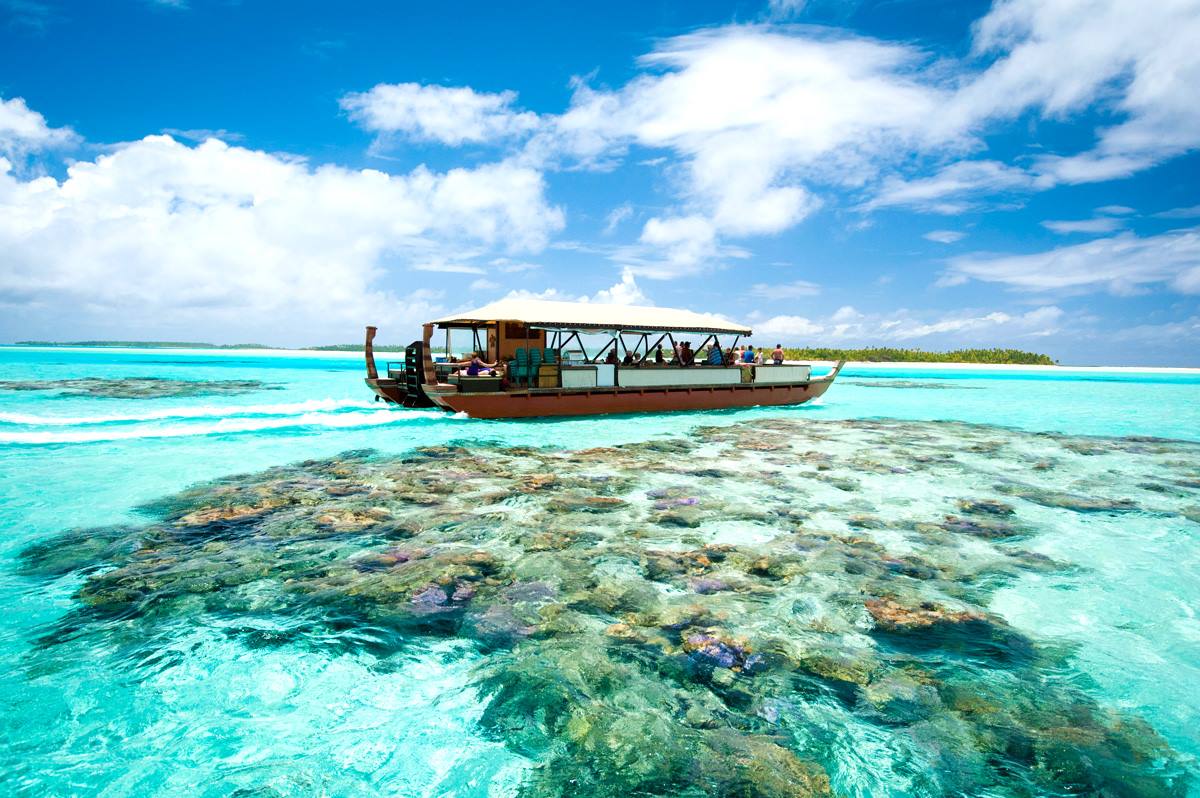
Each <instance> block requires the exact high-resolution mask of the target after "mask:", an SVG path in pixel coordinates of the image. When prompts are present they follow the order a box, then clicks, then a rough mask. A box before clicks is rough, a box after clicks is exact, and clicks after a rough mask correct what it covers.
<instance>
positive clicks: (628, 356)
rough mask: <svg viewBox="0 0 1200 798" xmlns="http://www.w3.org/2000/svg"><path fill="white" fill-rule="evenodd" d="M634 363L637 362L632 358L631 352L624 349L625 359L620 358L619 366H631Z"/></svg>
mask: <svg viewBox="0 0 1200 798" xmlns="http://www.w3.org/2000/svg"><path fill="white" fill-rule="evenodd" d="M636 362H637V361H636V360H635V359H634V357H633V352H630V351H629V350H628V349H626V350H625V357H623V358H621V365H622V366H632V365H633V364H634V363H636Z"/></svg>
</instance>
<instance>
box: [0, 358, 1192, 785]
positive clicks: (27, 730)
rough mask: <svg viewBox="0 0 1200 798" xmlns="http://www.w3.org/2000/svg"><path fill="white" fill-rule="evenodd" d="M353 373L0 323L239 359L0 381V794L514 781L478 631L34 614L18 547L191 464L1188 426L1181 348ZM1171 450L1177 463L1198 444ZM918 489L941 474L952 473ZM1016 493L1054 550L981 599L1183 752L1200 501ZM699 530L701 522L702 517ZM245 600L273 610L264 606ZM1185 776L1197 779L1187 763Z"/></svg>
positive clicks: (519, 764)
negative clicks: (461, 391)
mask: <svg viewBox="0 0 1200 798" xmlns="http://www.w3.org/2000/svg"><path fill="white" fill-rule="evenodd" d="M360 372H361V364H360V361H359V359H358V358H357V357H351V356H347V357H345V358H335V357H290V356H288V357H283V356H260V355H252V354H244V353H236V352H234V353H205V352H180V351H171V350H157V351H110V350H93V351H78V350H54V349H51V350H31V349H3V348H0V381H27V380H42V381H50V382H53V381H58V380H68V379H81V378H118V379H129V378H142V377H155V378H168V379H176V380H189V381H194V380H199V381H214V380H222V381H227V380H256V381H259V382H260V383H263V385H262V387H260V388H256V389H254V390H249V391H245V392H233V393H226V394H217V395H208V396H175V397H165V398H100V397H96V396H91V395H84V396H79V395H61V394H59V393H58V392H55V391H52V390H47V391H13V390H0V607H3V609H4V612H3V614H2V616H0V661H2V662H3V664H4V667H3V668H2V669H0V785H2V786H0V793H4V794H27V795H131V796H134V795H136V796H143V795H145V796H149V795H156V796H157V795H214V796H215V795H230V794H233V793H234V791H235V790H237V789H239V788H242V789H246V790H248V792H246V793H244V794H251V793H253V794H268V795H269V794H281V795H360V794H383V795H404V796H407V795H461V796H467V795H496V796H499V795H515V794H517V793H519V792H520V790H521V787H522V785H523V784H527V783H528V780H529V773H530V769H531V767H532V765H533V764H534V761H533V759H531V758H530V756H528V754H529V752H527V751H526V752H522V751H519V750H515V749H514V746H512V745H506V744H505V741H504V740H503V739H502V738H500V737H498V736H497V735H495V734H489V733H485V732H484V731H483V730H481V728H480V726H479V723H478V721H479V718H480V715H481V713H482V712H483V711H484V706H485V705H486V702H487V700H488V698H489V697H488V696H486V695H483V694H482V693H481V688H480V686H479V684H478V682H477V681H476V680H475V678H474V676H473V674H474V673H476V672H477V671H478V668H479V667H480V664H481V662H482V661H484V660H486V658H487V657H489V656H493V654H492V653H491V652H489V651H487V650H481V649H479V648H478V647H476V646H474V645H473V644H472V643H471V641H469V640H464V639H456V638H454V637H450V638H441V639H437V638H431V639H430V640H429V641H428V642H427V643H424V644H422V645H420V646H409V647H405V648H404V650H403V652H402V654H393V653H389V652H388V651H387V647H386V645H384V643H383V642H380V641H373V640H371V639H370V638H371V635H372V634H373V632H372V631H371V630H369V629H368V630H353V629H351V630H348V631H346V632H345V634H346V635H347V636H352V635H354V634H360V635H362V636H363V637H364V641H363V644H361V645H355V644H354V641H349V642H348V641H346V640H341V641H337V642H336V644H334V643H333V642H331V641H329V640H323V639H311V638H309V637H306V636H305V635H304V634H292V635H290V636H289V637H288V639H287V641H286V642H282V643H278V644H274V645H269V646H257V647H256V646H251V645H247V643H246V638H245V635H244V634H240V633H239V634H234V633H231V632H230V629H229V627H231V626H236V625H238V624H240V623H244V621H242V620H239V619H237V618H229V617H222V616H221V615H220V614H213V613H209V614H202V615H197V616H194V617H189V618H185V619H175V620H174V621H172V622H165V623H163V624H160V625H159V626H158V627H156V628H155V630H154V632H153V635H154V636H153V638H152V639H146V640H140V641H136V642H137V645H132V644H131V643H130V641H129V639H128V635H127V634H126V635H121V634H116V633H113V634H111V635H109V634H107V633H106V634H99V635H97V634H92V635H80V636H79V637H78V638H77V639H66V640H58V639H53V640H51V638H54V637H55V636H56V635H58V636H61V622H62V620H63V619H64V617H67V616H68V614H69V613H71V612H72V611H73V610H75V609H77V608H78V606H79V599H78V598H77V597H76V593H77V591H78V590H79V589H80V587H81V585H83V584H84V580H85V579H86V574H85V573H82V572H78V571H76V572H72V573H68V574H65V575H63V576H59V577H55V578H47V577H45V576H31V575H29V574H27V573H23V572H21V571H20V568H19V562H20V559H19V557H20V554H21V552H22V551H23V550H25V549H27V548H28V547H29V546H30V545H31V544H36V543H38V542H42V541H46V540H48V539H50V538H52V537H53V536H54V535H56V534H57V533H61V532H62V531H64V530H67V529H71V528H77V527H105V526H110V525H114V524H135V525H142V524H145V523H147V516H146V515H145V514H144V513H140V512H138V511H137V510H136V509H135V508H137V507H139V506H140V505H143V504H145V503H147V502H150V501H152V500H155V499H160V498H161V497H164V496H168V495H170V494H174V493H176V492H178V491H180V490H182V489H184V488H187V487H188V486H192V485H195V484H197V483H201V482H204V481H206V480H211V479H215V478H219V477H225V476H228V475H231V474H242V473H250V472H256V471H260V470H262V469H265V468H269V467H272V466H277V465H282V464H288V463H294V462H298V461H302V460H310V459H316V458H325V457H332V456H334V455H337V454H338V453H340V452H345V451H347V450H362V449H374V450H377V451H378V452H380V453H382V454H385V455H387V454H403V453H406V452H409V451H411V450H412V449H413V448H414V447H423V446H430V445H437V444H444V443H447V442H451V441H454V442H468V445H469V446H470V447H473V448H477V449H488V448H490V447H496V446H513V445H522V446H535V447H543V446H546V447H558V448H566V449H584V448H591V447H602V446H614V445H618V444H626V443H632V442H640V441H646V440H659V439H669V438H680V439H689V438H691V436H692V435H693V433H694V431H695V430H697V429H698V428H702V427H710V426H733V425H738V424H743V423H746V422H749V423H750V424H752V425H753V426H754V428H755V429H757V430H761V432H762V434H763V436H764V437H766V438H768V439H769V438H770V437H771V436H772V435H773V434H775V433H773V432H772V428H773V424H776V423H778V421H777V420H779V419H784V420H788V421H791V422H819V421H823V420H868V419H902V420H914V421H961V422H969V423H972V424H980V425H995V426H998V427H1003V428H1010V429H1016V430H1022V431H1029V432H1055V433H1067V434H1071V435H1088V436H1116V437H1125V436H1153V437H1158V438H1167V439H1176V440H1183V441H1198V440H1200V377H1197V376H1195V375H1156V374H1119V375H1112V374H1109V375H1105V374H1096V373H1090V372H1089V373H1082V372H1081V373H1074V372H1070V371H1064V372H1062V373H1054V374H1047V373H1045V372H1025V373H1021V372H1012V371H1004V372H1000V371H995V372H979V371H943V370H903V371H901V370H897V369H890V368H883V367H878V368H871V369H867V370H860V371H857V372H855V371H847V372H845V373H844V374H843V376H842V377H841V379H840V380H839V382H838V383H837V384H836V385H835V386H834V388H833V389H832V390H830V392H829V393H828V394H827V395H826V396H825V398H824V399H823V400H822V401H821V402H819V403H817V404H814V405H811V406H805V407H799V408H787V409H772V408H763V409H749V410H739V411H722V412H710V413H681V414H670V415H657V416H621V417H608V418H588V419H574V420H544V421H522V422H487V421H474V420H470V419H465V418H461V417H454V416H449V415H445V414H441V413H439V412H433V411H406V410H399V409H388V408H385V407H384V406H383V405H382V404H376V403H373V402H372V401H370V395H369V393H368V392H367V390H366V389H365V387H364V386H363V384H362V381H361V376H362V375H361V373H360ZM1118 463H1119V461H1118ZM682 467H683V464H681V468H682ZM1175 467H1177V468H1180V469H1183V470H1184V472H1186V471H1187V469H1188V468H1189V467H1190V468H1191V469H1192V473H1194V472H1195V469H1197V468H1200V463H1198V462H1191V463H1188V462H1177V463H1175ZM1060 468H1076V469H1078V471H1077V473H1073V474H1072V473H1068V474H1066V477H1068V479H1067V484H1086V483H1087V482H1088V481H1089V480H1092V481H1093V484H1099V483H1096V482H1094V481H1095V480H1100V481H1102V482H1103V481H1109V482H1111V483H1112V485H1113V486H1114V488H1116V487H1119V486H1121V485H1122V484H1123V483H1126V482H1127V483H1128V484H1129V485H1131V486H1132V485H1133V484H1134V483H1139V482H1143V481H1144V480H1145V479H1146V478H1147V475H1146V473H1144V472H1137V471H1135V470H1133V469H1132V467H1131V470H1130V472H1129V473H1122V472H1121V466H1120V465H1118V466H1116V467H1114V466H1113V461H1112V460H1111V459H1110V460H1107V461H1106V466H1105V468H1106V470H1104V471H1102V472H1099V473H1095V472H1092V471H1089V465H1088V461H1087V459H1086V458H1085V457H1082V458H1078V460H1076V459H1069V460H1067V461H1065V464H1064V465H1062V466H1060ZM1071 480H1074V483H1072V481H1071ZM1184 482H1186V480H1184ZM725 489H727V490H729V491H732V492H735V493H739V494H742V495H744V496H746V497H749V498H750V499H753V497H754V496H755V495H756V494H760V493H761V494H763V495H765V494H767V493H769V492H770V491H771V490H772V488H771V487H769V486H768V485H766V484H763V483H762V482H761V481H760V479H759V475H758V474H756V473H742V474H740V476H739V477H738V481H737V484H728V485H726V486H725ZM882 490H883V491H890V490H894V491H899V493H897V494H895V495H893V496H888V495H879V496H874V495H872V496H869V497H865V498H864V499H863V500H864V501H866V500H867V498H870V500H871V501H873V502H876V504H875V505H873V506H874V512H875V514H877V515H878V516H881V517H884V518H885V519H886V517H887V516H888V514H889V512H891V511H893V509H895V508H891V507H889V503H890V502H891V501H892V500H893V499H894V501H895V506H896V508H899V507H911V506H913V504H914V503H916V504H917V505H920V504H921V503H922V502H932V501H933V500H934V499H936V498H939V497H938V496H937V495H936V494H937V493H938V488H937V486H931V485H930V484H928V483H924V482H918V481H916V480H908V481H906V480H903V479H894V480H893V481H891V482H888V483H886V485H885V486H884V487H883V488H882ZM945 490H946V491H947V493H946V496H952V495H959V494H955V493H954V492H953V491H954V490H955V486H953V485H946V486H945ZM906 492H907V493H906ZM1176 493H1177V494H1178V495H1176V496H1175V497H1174V499H1173V501H1175V504H1176V505H1178V506H1179V507H1184V508H1186V507H1188V506H1200V481H1198V482H1197V485H1196V487H1189V486H1187V485H1180V486H1179V487H1178V489H1177V491H1176ZM1189 502H1190V505H1189ZM930 506H931V507H932V506H933V505H932V504H930ZM1173 506H1174V505H1173ZM895 511H896V512H899V510H898V509H896V510H895ZM1022 512H1024V511H1022ZM1026 520H1030V521H1032V522H1034V523H1036V524H1037V534H1036V535H1034V536H1033V537H1032V539H1031V540H1027V541H1025V542H1024V545H1025V546H1026V548H1028V549H1030V550H1033V551H1035V552H1038V553H1040V554H1045V555H1048V556H1049V557H1051V558H1054V559H1055V560H1059V561H1064V562H1067V563H1070V564H1072V565H1074V566H1077V567H1074V568H1070V569H1066V570H1063V571H1059V572H1047V573H1037V572H1030V573H1025V574H1022V575H1020V576H1019V577H1017V578H1014V579H1012V580H1010V581H1008V582H1007V583H1006V584H1004V585H1003V586H1001V587H999V589H997V590H996V591H995V592H994V593H993V594H992V595H991V598H990V603H989V605H988V608H989V609H990V610H991V611H992V612H994V613H995V614H997V615H998V616H1000V617H1002V618H1003V619H1004V620H1006V621H1007V622H1008V623H1009V624H1011V625H1012V626H1013V627H1014V628H1016V629H1017V630H1020V631H1021V632H1024V633H1026V634H1028V635H1029V636H1030V637H1032V638H1033V639H1035V640H1038V641H1039V642H1041V643H1045V644H1047V645H1061V646H1063V647H1065V648H1067V649H1069V651H1070V657H1069V663H1070V668H1071V676H1070V678H1071V679H1073V680H1075V681H1076V682H1078V684H1079V686H1080V687H1081V689H1083V690H1084V691H1086V692H1087V693H1088V694H1089V695H1090V696H1092V697H1093V698H1095V699H1096V700H1097V701H1099V702H1100V703H1101V704H1103V705H1104V706H1107V707H1111V708H1114V709H1118V710H1121V711H1123V712H1127V713H1131V714H1132V715H1135V716H1138V717H1141V718H1143V719H1145V720H1146V721H1148V722H1149V724H1150V725H1151V726H1152V727H1153V728H1154V729H1156V730H1157V731H1158V732H1159V733H1160V734H1161V735H1163V737H1164V738H1165V739H1166V740H1167V741H1168V742H1169V743H1170V745H1171V746H1172V747H1173V748H1174V749H1175V750H1176V751H1177V752H1179V754H1180V755H1181V756H1182V758H1183V760H1184V761H1185V763H1188V764H1187V765H1186V767H1188V768H1189V769H1192V770H1194V760H1195V757H1197V756H1198V755H1200V734H1198V733H1197V729H1200V689H1198V688H1197V685H1200V618H1198V617H1197V613H1198V612H1200V544H1198V536H1200V521H1198V520H1196V519H1195V517H1192V518H1190V519H1189V517H1186V516H1181V515H1170V514H1163V513H1157V512H1133V513H1121V514H1106V513H1078V512H1070V511H1064V510H1054V511H1048V510H1046V509H1045V508H1041V509H1038V508H1034V509H1032V510H1030V511H1029V513H1028V518H1027V519H1026ZM831 523H834V524H836V523H840V521H838V520H836V519H835V520H832V521H831ZM711 534H712V536H714V537H713V539H716V537H719V536H720V535H722V534H729V530H728V529H725V528H724V527H723V526H722V525H719V524H718V525H714V527H713V531H712V533H711ZM272 623H277V624H278V625H279V627H280V628H285V629H286V628H288V624H289V623H290V621H289V619H288V618H278V619H275V620H274V621H272ZM55 630H60V631H57V632H56V631H55ZM313 634H314V635H315V634H316V633H315V632H314V633H313ZM322 634H328V632H322ZM67 637H68V638H69V637H70V636H69V635H67ZM376 643H378V644H376ZM785 720H786V719H785ZM793 721H795V719H793ZM796 722H799V721H796ZM808 722H809V723H810V724H811V725H812V726H813V727H814V728H815V727H818V726H821V725H822V724H825V725H832V726H834V727H836V726H837V724H838V722H839V721H838V720H837V718H836V717H833V716H827V717H823V718H821V719H812V718H810V719H809V721H808ZM846 728H848V729H849V728H851V727H850V726H849V725H848V726H847V727H846ZM862 744H863V745H868V744H869V741H863V742H862ZM877 755H878V757H880V758H883V757H885V756H886V754H885V753H878V754H877ZM870 762H871V760H870V758H869V757H868V758H866V759H865V760H864V763H862V764H861V767H862V768H867V769H869V768H870V767H871V764H870ZM877 764H878V773H876V774H875V776H873V777H872V778H876V777H877V779H878V780H877V781H875V782H870V781H869V780H868V782H865V783H866V784H867V786H868V787H870V788H871V789H866V790H861V791H862V792H863V794H870V793H871V792H875V793H878V791H879V789H881V788H882V789H886V790H887V791H888V792H891V793H893V794H897V795H901V794H911V793H914V792H917V793H919V792H935V791H936V790H934V788H931V787H929V786H928V785H925V786H921V785H920V784H917V783H914V782H912V781H909V780H900V779H899V778H898V777H897V778H896V779H895V780H894V781H893V782H892V783H890V784H889V783H888V779H889V778H891V776H889V773H890V772H891V771H890V770H889V766H888V765H886V763H884V762H882V761H879V762H878V763H877ZM842 778H843V779H844V781H843V782H842V783H838V782H837V776H836V774H835V784H834V786H835V787H836V788H839V789H841V790H843V791H845V792H851V791H856V790H859V789H860V788H861V787H862V784H859V786H858V787H856V786H855V785H856V782H855V777H854V776H846V775H844V776H843V777H842ZM860 778H865V777H861V776H860ZM1190 791H1191V792H1192V793H1193V794H1200V791H1197V788H1196V787H1195V784H1194V782H1193V785H1192V786H1191V788H1190ZM996 794H1004V793H1003V791H998V792H997V793H996Z"/></svg>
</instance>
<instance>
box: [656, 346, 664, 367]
mask: <svg viewBox="0 0 1200 798" xmlns="http://www.w3.org/2000/svg"><path fill="white" fill-rule="evenodd" d="M654 362H655V363H656V364H657V365H659V366H661V365H663V364H664V363H666V362H667V361H666V359H665V357H664V356H663V347H662V344H659V345H658V349H655V350H654Z"/></svg>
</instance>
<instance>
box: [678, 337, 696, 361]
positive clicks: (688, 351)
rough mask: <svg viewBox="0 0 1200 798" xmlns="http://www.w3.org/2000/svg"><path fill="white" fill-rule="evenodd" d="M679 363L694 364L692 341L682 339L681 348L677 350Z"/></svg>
mask: <svg viewBox="0 0 1200 798" xmlns="http://www.w3.org/2000/svg"><path fill="white" fill-rule="evenodd" d="M679 365H681V366H694V365H696V353H695V352H693V351H692V342H691V341H684V342H683V345H682V348H681V349H680V351H679Z"/></svg>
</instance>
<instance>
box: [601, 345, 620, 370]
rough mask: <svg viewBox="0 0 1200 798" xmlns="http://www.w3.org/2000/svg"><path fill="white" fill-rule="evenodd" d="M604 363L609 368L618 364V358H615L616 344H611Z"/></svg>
mask: <svg viewBox="0 0 1200 798" xmlns="http://www.w3.org/2000/svg"><path fill="white" fill-rule="evenodd" d="M604 362H605V363H607V364H608V365H610V366H615V365H617V363H619V362H620V358H618V357H617V345H616V344H613V347H612V349H610V350H608V357H606V358H604Z"/></svg>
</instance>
